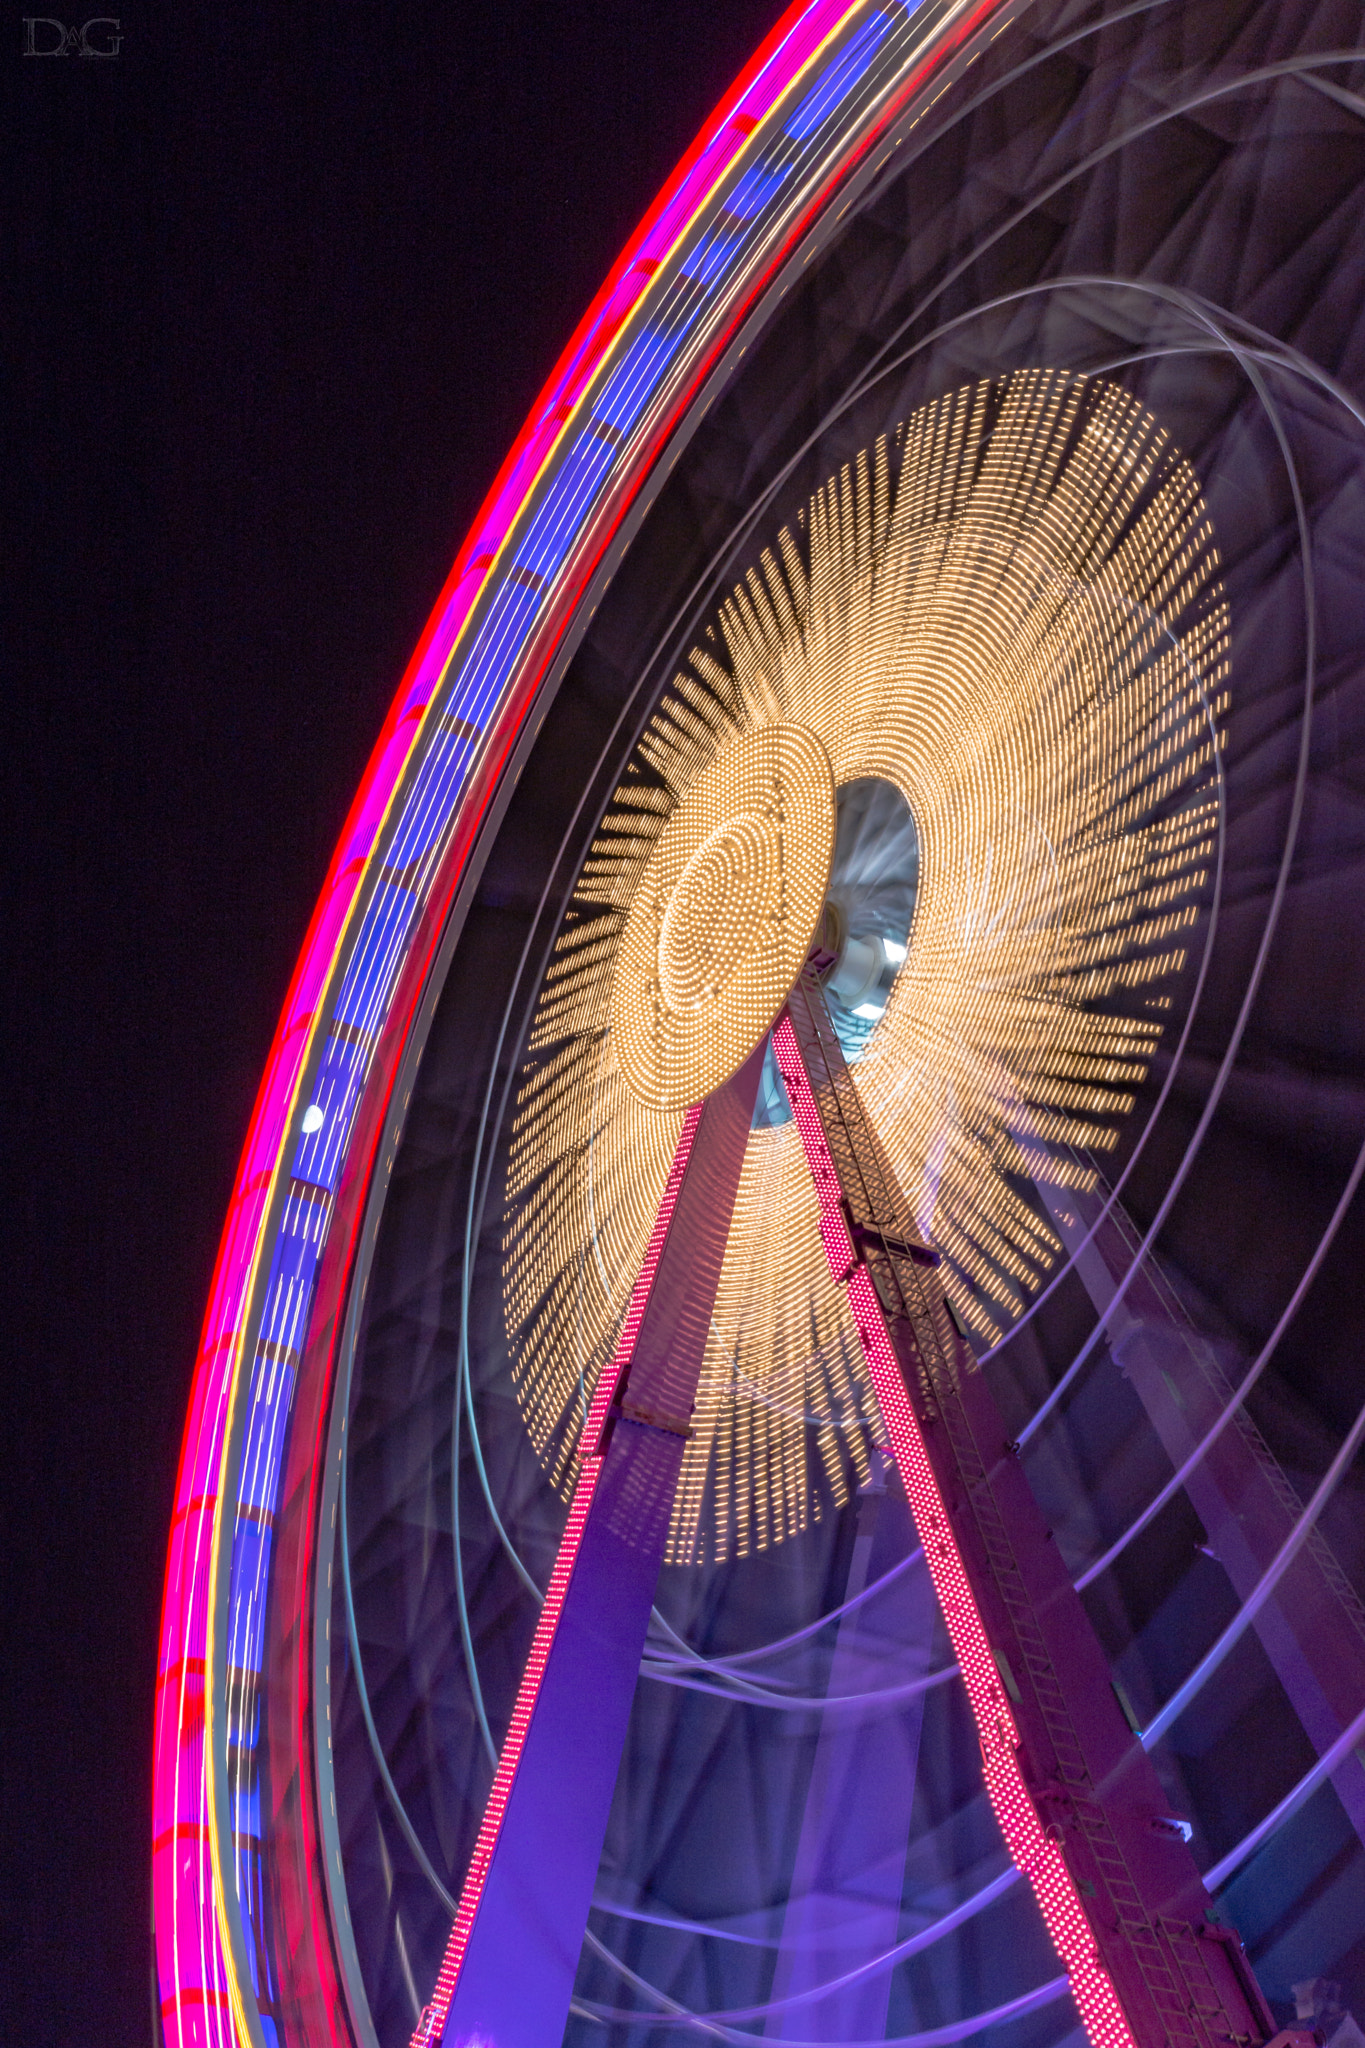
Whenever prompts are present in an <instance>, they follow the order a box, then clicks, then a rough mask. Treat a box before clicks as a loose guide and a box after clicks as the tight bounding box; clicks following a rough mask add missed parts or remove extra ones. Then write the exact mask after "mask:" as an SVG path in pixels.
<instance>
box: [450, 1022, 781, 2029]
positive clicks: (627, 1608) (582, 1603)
mask: <svg viewBox="0 0 1365 2048" xmlns="http://www.w3.org/2000/svg"><path fill="white" fill-rule="evenodd" d="M763 1052H764V1047H763V1046H760V1047H759V1048H758V1050H757V1051H756V1052H755V1053H753V1054H752V1055H751V1057H750V1058H749V1059H748V1060H747V1061H746V1063H745V1065H744V1066H743V1067H742V1068H741V1069H740V1071H739V1073H738V1074H736V1075H735V1077H734V1078H733V1079H732V1080H731V1081H729V1082H728V1083H727V1084H726V1086H725V1087H724V1088H722V1089H720V1090H719V1091H718V1092H717V1093H716V1094H715V1095H713V1096H711V1097H710V1099H709V1100H708V1101H707V1102H706V1103H705V1104H703V1105H702V1106H700V1107H699V1108H695V1109H692V1110H689V1111H688V1113H687V1117H686V1118H685V1120H684V1123H683V1130H682V1135H681V1137H680V1139H679V1142H678V1149H677V1154H676V1156H675V1158H674V1162H673V1169H672V1172H671V1173H670V1175H669V1180H668V1185H667V1188H666V1189H665V1193H664V1199H663V1202H662V1203H661V1205H660V1209H659V1215H658V1218H657V1220H656V1222H655V1226H654V1232H653V1235H652V1237H651V1239H650V1244H649V1249H648V1252H647V1253H646V1256H645V1261H644V1265H643V1267H642V1269H641V1273H640V1277H639V1280H638V1281H637V1283H636V1286H635V1291H634V1294H633V1296H632V1298H631V1304H630V1308H629V1310H628V1312H627V1315H626V1320H625V1325H624V1328H623V1330H622V1334H621V1341H620V1343H619V1345H618V1347H617V1351H616V1356H615V1358H614V1359H613V1360H612V1363H611V1365H610V1366H609V1367H608V1368H607V1370H606V1371H605V1372H604V1373H603V1375H602V1378H601V1380H600V1381H599V1383H598V1386H597V1388H596V1391H595V1393H594V1396H593V1401H592V1406H591V1408H590V1410H589V1412H588V1418H587V1421H586V1423H585V1424H584V1429H583V1436H582V1439H581V1442H580V1447H579V1477H578V1482H577V1485H576V1487H575V1490H574V1497H573V1501H572V1503H571V1505H570V1509H569V1518H568V1523H567V1526H566V1528H565V1531H564V1537H563V1541H562V1542H561V1545H560V1551H559V1556H558V1558H557V1559H556V1561H555V1568H554V1571H553V1573H552V1575H551V1579H550V1585H549V1588H548V1591H547V1593H546V1597H545V1605H544V1608H543V1609H542V1611H541V1617H540V1622H539V1625H538V1627H537V1629H536V1634H535V1638H534V1640H533V1642H532V1645H531V1654H530V1656H529V1658H528V1660H527V1666H526V1672H525V1675H524V1676H523V1679H522V1683H521V1690H520V1692H519V1694H518V1697H517V1702H516V1706H515V1708H514V1709H513V1713H512V1719H511V1723H510V1725H509V1728H508V1732H507V1738H506V1740H505V1742H504V1744H503V1750H502V1755H501V1757H500V1758H499V1761H498V1768H497V1771H496V1773H495V1775H494V1779H493V1786H492V1790H491V1791H490V1793H489V1795H488V1804H487V1806H486V1808H485V1811H484V1818H483V1825H482V1827H481V1829H480V1831H479V1838H478V1841H477V1843H476V1844H475V1849H474V1854H473V1857H472V1858H471V1861H470V1867H469V1871H468V1874H467V1876H466V1878H465V1884H464V1889H463V1891H462V1893H461V1896H460V1902H459V1908H458V1911H457V1913H456V1918H455V1924H454V1927H453V1928H452V1930H451V1935H450V1942H449V1945H448V1946H447V1949H446V1955H445V1960H444V1962H443V1963H442V1966H441V1972H440V1975H439V1977H438V1978H437V1982H436V1989H435V1992H434V1994H433V1997H432V2000H431V2003H430V2004H429V2005H428V2007H427V2008H426V2011H425V2012H424V2013H423V2015H422V2018H421V2020H420V2021H419V2023H418V2027H417V2031H416V2033H415V2034H414V2035H413V2044H414V2048H418V2044H422V2048H425V2044H427V2043H429V2042H433V2041H436V2040H440V2041H441V2042H442V2043H443V2044H445V2048H474V2044H475V2043H477V2044H479V2048H533V2044H534V2048H540V2044H542V2043H544V2044H546V2048H549V2044H551V2043H553V2042H557V2041H558V2040H559V2039H560V2037H561V2035H562V2034H563V2031H564V2022H565V2019H566V2018H567V2015H568V2010H569V1999H570V1996H571V1994H572V1991H573V1980H574V1973H575V1971H576V1970H577V1967H578V1957H579V1951H580V1949H581V1948H582V1944H583V1930H584V1928H585V1927H586V1925H587V1919H588V1907H589V1905H590V1903H591V1899H592V1889H593V1883H594V1880H595V1878H596V1875H597V1866H598V1863H599V1861H600V1859H601V1854H602V1841H603V1837H604V1835H605V1833H606V1827H607V1817H608V1814H609V1812H610V1809H611V1799H612V1792H613V1790H614V1788H615V1784H616V1775H617V1771H618V1769H619V1767H620V1761H621V1750H622V1746H623V1744H624V1742H625V1735H626V1724H627V1721H628V1719H629V1716H630V1705H631V1700H632V1698H633V1696H634V1692H635V1681H636V1677H637V1675H638V1672H639V1668H640V1656H641V1652H642V1651H643V1648H644V1641H645V1631H646V1629H647V1627H648V1625H649V1611H650V1606H651V1604H652V1602H653V1598H654V1589H655V1586H656V1584H657V1581H658V1576H659V1566H660V1563H661V1561H662V1558H663V1550H664V1543H665V1540H666V1538H667V1535H668V1526H669V1521H670V1517H671V1514H672V1507H673V1496H674V1492H675V1489H676V1487H677V1480H678V1471H679V1468H680V1466H681V1464H682V1455H683V1449H684V1446H685V1443H686V1440H687V1432H688V1428H689V1421H690V1417H691V1413H692V1406H693V1402H694V1400H695V1397H696V1388H697V1379H698V1375H699V1374H700V1371H701V1365H702V1359H703V1356H704V1354H705V1350H706V1342H707V1337H708V1334H709V1331H710V1327H711V1316H712V1311H713V1309H714V1306H715V1296H716V1286H717V1283H718V1281H719V1279H720V1269H721V1262H722V1260H723V1259H724V1256H725V1245H726V1240H727V1238H728V1236H729V1232H730V1218H731V1215H732V1213H733V1210H734V1202H735V1194H736V1191H737V1189H738V1186H739V1176H740V1171H741V1168H742V1167H743V1164H744V1152H745V1147H746V1145H747V1144H748V1139H749V1129H750V1125H751V1123H752V1120H753V1108H754V1097H755V1094H756V1092H757V1089H758V1077H759V1071H760V1068H761V1066H762V1062H763Z"/></svg>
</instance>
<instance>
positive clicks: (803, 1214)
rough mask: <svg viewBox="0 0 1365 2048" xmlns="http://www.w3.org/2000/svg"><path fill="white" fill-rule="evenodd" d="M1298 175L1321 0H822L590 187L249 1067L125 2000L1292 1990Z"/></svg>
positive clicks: (986, 1996)
mask: <svg viewBox="0 0 1365 2048" xmlns="http://www.w3.org/2000/svg"><path fill="white" fill-rule="evenodd" d="M1363 190H1365V39H1362V35H1361V28H1360V21H1359V15H1358V10H1353V9H1352V8H1351V7H1349V6H1345V5H1332V4H1328V0H1318V4H1316V5H1314V4H1310V0H1304V4H1303V5H1301V6H1290V5H1288V4H1286V0H1276V4H1267V0H1198V4H1191V0H1129V4H1124V5H1107V6H1102V5H1085V4H1041V0H1032V4H1030V0H981V4H977V5H975V6H972V5H968V4H966V0H941V4H921V5H919V6H910V7H902V6H900V5H888V4H886V0H882V4H880V5H872V4H867V0H860V4H855V5H848V4H842V0H812V4H810V5H804V6H803V5H798V6H796V7H795V8H793V9H792V11H791V12H790V13H789V14H788V15H787V16H785V17H784V18H783V20H782V21H781V22H780V23H779V24H778V26H777V28H776V29H775V30H774V32H773V35H772V36H771V37H770V39H769V41H768V42H767V43H766V44H765V45H764V46H763V48H762V49H761V50H760V51H759V52H758V53H757V55H756V57H755V58H754V60H753V62H752V64H751V65H750V66H749V67H748V69H747V70H746V71H745V73H744V74H743V75H742V76H741V78H740V79H739V80H738V81H737V83H736V85H735V86H734V88H733V89H732V90H731V92H730V93H729V94H727V96H726V98H725V100H724V101H723V102H722V103H721V105H720V107H719V108H718V109H717V111H716V114H715V115H714V116H713V118H712V120H711V121H710V122H709V123H708V124H707V126H706V128H705V129H704V130H703V132H702V135H701V136H700V137H699V139H698V142H697V144H696V145H695V147H694V149H693V150H692V151H691V152H690V153H689V155H688V157H687V158H686V159H685V160H684V162H683V163H682V165H680V167H679V169H678V171H677V173H676V174H675V176H674V178H673V179H672V180H671V181H670V183H669V185H668V186H667V187H666V188H665V191H664V192H663V194H662V195H661V196H660V198H659V200H658V202H657V203H656V205H655V206H654V208H653V209H652V210H651V212H650V213H649V214H648V215H647V216H646V219H645V221H644V223H643V224H642V226H641V228H640V230H639V231H638V233H637V235H636V236H635V237H634V238H633V239H632V241H631V243H630V244H629V245H628V246H627V248H626V250H625V251H624V252H623V255H622V257H621V258H620V260H619V262H618V264H617V265H616V267H615V269H614V270H613V272H612V273H611V276H610V277H609V278H608V280H607V282H606V284H605V285H604V287H603V290H602V292H601V294H600V295H599V297H598V299H597V300H596V301H595V302H594V305H593V306H592V308H590V310H589V312H588V314H587V315H586V317H585V319H584V322H583V324H582V326H581V327H580V329H579V330H578V332H577V334H576V335H575V336H574V338H573V340H572V342H571V343H570V345H569V348H568V349H567V350H566V352H565V355H564V357H563V359H562V361H561V363H560V364H559V366H558V367H557V369H556V371H555V373H554V375H553V377H552V378H551V380H550V382H549V384H548V385H547V387H546V390H545V392H544V393H543V394H542V397H541V399H540V400H539V401H538V403H537V406H536V408H535V410H534V411H533V413H532V415H531V418H530V420H529V421H528V423H527V427H526V429H525V430H524V432H523V434H522V436H521V437H520V439H519V440H518V442H517V444H516V446H515V447H514V448H513V450H512V452H511V454H510V455H509V457H508V460H507V463H506V464H505V465H504V468H503V471H502V473H501V475H500V476H499V478H498V480H497V483H496V484H495V486H494V488H493V490H492V492H491V493H490V496H489V499H488V501H487V503H486V505H485V507H484V508H483V511H482V512H481V514H480V517H479V519H478V521H477V522H476V524H475V528H474V530H473V532H472V533H471V535H470V537H469V539H468V541H467V542H466V544H465V547H464V548H463V550H462V551H461V554H460V556H459V558H458V560H457V562H456V565H455V568H454V570H453V572H452V575H451V579H450V581H449V583H448V585H447V587H446V589H445V591H444V592H443V593H442V597H441V600H440V602H439V603H438V605H437V608H436V610H435V612H434V613H433V616H432V619H431V621H430V623H429V625H428V628H427V631H426V633H425V634H424V636H423V639H422V642H421V644H420V645H419V647H418V649H417V651H416V653H415V655H414V657H413V661H412V663H411V665H410V668H409V671H408V673H407V675H406V677H405V678H404V681H403V685H402V688H401V690H400V691H399V694H398V696H397V699H396V700H395V703H394V707H393V710H392V712H391V714H390V717H389V720H388V722H387V724H386V726H385V729H384V732H383V733H382V734H381V736H380V740H379V743H378V745H377V748H376V751H375V754H374V756H373V759H372V761H371V764H370V767H369V769H368V771H367V774H366V778H365V781H364V783H363V784H362V787H361V790H360V793H359V795H358V796H357V798H356V802H355V805H354V808H353V810H352V813H351V816H350V818H349V820H348V823H347V826H346V830H345V833H344V834H343V838H342V842H341V844H340V846H339V848H338V851H337V854H336V857H335V860H334V862H333V866H332V869H331V871H330V873H329V876H328V879H327V883H326V886H325V889H324V892H323V896H322V899H321V902H320V904H319V906H318V910H317V912H316V915H315V917H314V921H313V925H312V927H311V929H310V932H309V936H308V940H307V942H306V945H305V948H304V952H303V955H302V957H301V960H300V963H299V967H298V970H297V972H296V975H295V980H294V983H293V985H292V987H291V990H290V993H289V997H288V1000H287V1003H286V1007H285V1012H284V1016H283V1018H282V1020H281V1026H280V1031H279V1035H278V1037H277V1039H276V1043H275V1046H274V1048H273V1051H272V1054H271V1059H270V1063H269V1066H268V1068H267V1072H266V1075H265V1078H264V1080H263V1082H262V1087H261V1092H260V1096H259V1098H258V1102H257V1106H256V1110H255V1113H254V1116H253V1121H252V1125H251V1129H250V1132H249V1135H248V1140H247V1145H246V1149H245V1152H244V1155H243V1161H242V1166H241V1169H240V1172H239V1177H238V1182H237V1186H236V1189H235V1191H234V1197H233V1203H232V1207H231V1210H230V1213H229V1217H228V1222H227V1226H226V1229H225V1233H224V1239H223V1246H222V1251H221V1253H220V1258H219V1263H218V1267H217V1270H216V1273H215V1278H214V1284H213V1292H212V1296H211V1300H210V1304H209V1309H208V1314H207V1317H206V1322H205V1329H204V1338H203V1344H202V1349H201V1353H200V1357H199V1360H198V1365H197V1371H196V1378H195V1386H194V1395H193V1402H192V1407H191V1414H190V1418H189V1423H188V1427H187V1434H186V1441H185V1450H184V1454H183V1459H182V1467H181V1473H180V1479H179V1483H178V1494H177V1502H176V1514H175V1521H174V1524H173V1529H172V1536H171V1548H170V1557H169V1564H168V1574H167V1588H166V1599H165V1609H164V1615H163V1627H162V1640H161V1668H160V1673H159V1685H158V1704H157V1722H156V1784H155V1840H154V1844H153V1858H154V1885H155V1918H156V1938H157V1959H158V1981H159V1987H160V1999H161V2024H162V2030H163V2034H164V2037H165V2039H166V2041H167V2042H168V2043H173V2044H175V2048H181V2044H191V2043H193V2044H199V2043H205V2044H208V2043H212V2044H228V2043H241V2044H246V2043H251V2044H253V2048H266V2044H269V2048H285V2044H288V2048H314V2044H324V2043H325V2044H334V2043H335V2044H348V2048H378V2044H383V2048H390V2044H395V2048H396V2044H399V2043H402V2042H406V2041H408V2040H409V2039H411V2040H413V2041H417V2042H431V2041H437V2040H444V2041H446V2042H448V2043H450V2044H452V2048H454V2044H455V2043H457V2042H458V2043H462V2044H464V2048H471V2044H473V2043H475V2042H478V2043H483V2044H488V2043H496V2044H497V2048H539V2044H541V2043H546V2044H551V2048H553V2044H554V2043H557V2042H558V2041H560V2040H561V2039H564V2040H566V2041H571V2042H572V2043H574V2044H575V2048H578V2044H580V2043H582V2044H585V2048H586V2044H587V2043H589V2042H603V2043H609V2044H621V2048H625V2044H630V2048H643V2044H645V2043H649V2044H651V2048H652V2044H654V2043H655V2042H658V2043H663V2042H664V2041H669V2042H673V2041H678V2040H684V2039H686V2038H687V2037H688V2036H689V2035H692V2036H704V2037H706V2038H707V2039H711V2040H719V2041H728V2042H734V2041H739V2042H744V2041H751V2040H779V2041H787V2042H789V2043H792V2044H812V2048H813V2044H815V2043H825V2044H833V2043H844V2044H852V2043H858V2044H862V2043H872V2042H881V2041H899V2042H903V2043H907V2044H908V2043H914V2044H916V2048H940V2044H943V2048H946V2044H948V2043H950V2042H956V2041H960V2040H967V2039H974V2038H977V2037H978V2036H981V2037H985V2038H989V2040H990V2041H991V2042H992V2043H997V2044H999V2048H1051V2044H1054V2043H1061V2042H1062V2041H1063V2040H1069V2039H1070V2040H1078V2039H1079V2038H1080V2035H1081V2034H1082V2033H1083V2034H1084V2036H1085V2037H1086V2039H1087V2040H1088V2041H1089V2042H1091V2043H1093V2044H1095V2048H1127V2044H1128V2043H1129V2042H1134V2043H1140V2044H1141V2048H1164V2044H1165V2043H1167V2042H1170V2043H1175V2044H1179V2048H1184V2044H1185V2043H1189V2044H1191V2048H1195V2044H1198V2048H1221V2044H1222V2043H1223V2042H1226V2041H1229V2040H1231V2041H1236V2042H1240V2043H1244V2044H1247V2048H1259V2044H1263V2043H1266V2042H1268V2041H1270V2040H1271V2039H1272V2038H1276V2037H1278V2036H1281V2035H1283V2036H1284V2038H1285V2040H1286V2042H1288V2041H1290V2040H1291V2039H1295V2038H1298V2039H1302V2040H1303V2041H1304V2042H1307V2040H1308V2039H1309V2038H1310V2036H1311V2034H1312V2032H1313V2030H1316V2031H1317V2032H1318V2033H1319V2034H1320V2035H1322V2036H1323V2037H1325V2038H1326V2039H1327V2040H1328V2041H1337V2048H1352V2044H1353V2040H1354V2036H1353V2035H1351V2034H1350V2033H1349V2032H1348V2033H1346V2034H1341V2035H1340V2039H1339V2040H1338V2035H1339V2033H1340V2029H1342V2028H1343V2027H1348V2026H1349V2025H1350V2024H1352V2023H1351V2021H1350V2007H1351V2004H1352V2000H1353V1999H1355V2000H1358V2001H1359V2005H1358V2011H1359V2013H1360V2017H1361V2018H1362V2020H1365V1769H1363V1768H1362V1760H1365V1605H1363V1604H1362V1598H1361V1590H1362V1588H1363V1587H1365V1545H1362V1543H1361V1540H1360V1537H1359V1534H1358V1530H1359V1527H1360V1526H1361V1523H1360V1517H1359V1515H1358V1513H1357V1512H1356V1511H1355V1503H1356V1501H1357V1498H1358V1496H1357V1480H1356V1476H1355V1470H1354V1468H1355V1460H1356V1455H1357V1451H1358V1448H1359V1445H1360V1441H1361V1438H1362V1436H1363V1435H1365V1375H1363V1374H1362V1369H1361V1364H1360V1358H1361V1349H1360V1343H1359V1338H1360V1333H1361V1329H1362V1325H1365V1308H1363V1304H1362V1296H1361V1291H1360V1286H1359V1279H1358V1261H1359V1247H1360V1237H1361V1216H1360V1214H1359V1209H1358V1204H1357V1201H1356V1196H1357V1190H1358V1186H1359V1181H1360V1178H1361V1174H1362V1172H1363V1171H1365V1089H1362V1073H1365V1067H1362V1055H1363V1053H1365V1048H1362V1045H1361V1041H1360V1022H1359V1020H1360V1018H1361V1017H1362V1016H1365V938H1362V936H1361V934H1362V931H1365V920H1362V918H1361V885H1362V862H1363V861H1365V827H1362V814H1361V809H1360V803H1361V799H1360V791H1361V788H1362V786H1365V784H1363V783H1362V775H1361V768H1362V750H1363V749H1365V718H1362V715H1361V712H1362V703H1363V702H1365V698H1363V695H1362V693H1365V603H1362V595H1363V594H1365V540H1363V539H1362V535H1363V534H1365V522H1362V520H1361V518H1360V509H1359V501H1360V493H1361V477H1362V460H1361V458H1362V448H1363V447H1365V431H1363V430H1365V409H1363V404H1365V400H1363V398H1362V388H1363V386H1365V320H1363V319H1362V303H1363V300H1362V292H1361V289H1360V284H1359V279H1360V278H1361V277H1362V276H1365V210H1363V209H1362V207H1361V205H1360V203H1359V202H1360V196H1361V194H1362V191H1363ZM1296 2030H1297V2032H1296Z"/></svg>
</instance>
